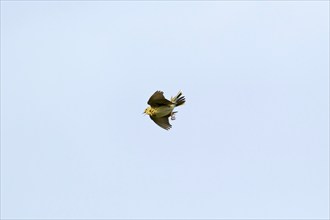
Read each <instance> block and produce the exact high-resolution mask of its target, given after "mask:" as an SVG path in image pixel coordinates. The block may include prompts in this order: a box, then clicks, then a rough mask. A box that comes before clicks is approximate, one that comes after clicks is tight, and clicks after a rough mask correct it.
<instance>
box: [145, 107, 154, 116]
mask: <svg viewBox="0 0 330 220" xmlns="http://www.w3.org/2000/svg"><path fill="white" fill-rule="evenodd" d="M153 112H154V111H153V109H152V108H151V107H150V106H149V107H148V108H146V109H145V110H144V112H143V114H146V115H152V114H153Z"/></svg>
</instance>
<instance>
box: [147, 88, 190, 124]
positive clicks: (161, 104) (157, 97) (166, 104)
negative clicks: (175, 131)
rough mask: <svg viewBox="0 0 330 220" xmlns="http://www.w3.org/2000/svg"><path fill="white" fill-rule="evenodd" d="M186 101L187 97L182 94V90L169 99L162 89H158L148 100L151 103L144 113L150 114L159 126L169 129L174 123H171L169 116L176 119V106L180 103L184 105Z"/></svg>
mask: <svg viewBox="0 0 330 220" xmlns="http://www.w3.org/2000/svg"><path fill="white" fill-rule="evenodd" d="M185 102H186V100H185V97H184V96H182V92H181V91H180V92H179V93H178V94H177V95H176V96H174V97H171V101H169V100H167V99H166V98H165V97H164V95H163V92H162V91H156V92H155V93H154V94H153V95H152V96H151V97H150V98H149V100H148V104H149V105H150V106H149V107H148V108H146V110H144V114H147V115H149V116H150V118H151V120H153V121H154V122H155V123H156V124H157V125H158V126H160V127H161V128H164V129H166V130H169V129H170V128H171V127H172V125H171V124H170V123H169V121H168V118H169V117H171V120H175V113H177V112H174V111H173V110H174V108H175V107H178V106H180V105H183V104H184V103H185Z"/></svg>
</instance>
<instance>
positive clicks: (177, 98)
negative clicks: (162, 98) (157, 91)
mask: <svg viewBox="0 0 330 220" xmlns="http://www.w3.org/2000/svg"><path fill="white" fill-rule="evenodd" d="M181 95H182V92H181V91H180V92H179V93H178V94H177V95H176V96H174V97H172V98H171V101H172V102H173V103H175V106H180V105H183V104H184V103H185V102H186V100H185V97H184V96H181Z"/></svg>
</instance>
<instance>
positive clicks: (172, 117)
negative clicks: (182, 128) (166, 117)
mask: <svg viewBox="0 0 330 220" xmlns="http://www.w3.org/2000/svg"><path fill="white" fill-rule="evenodd" d="M175 113H176V112H171V120H175Z"/></svg>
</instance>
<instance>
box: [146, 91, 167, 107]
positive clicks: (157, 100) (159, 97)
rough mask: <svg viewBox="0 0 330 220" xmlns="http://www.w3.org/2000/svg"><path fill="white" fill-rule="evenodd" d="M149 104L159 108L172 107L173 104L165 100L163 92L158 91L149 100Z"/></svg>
mask: <svg viewBox="0 0 330 220" xmlns="http://www.w3.org/2000/svg"><path fill="white" fill-rule="evenodd" d="M148 104H149V105H150V106H151V107H157V106H161V105H170V104H172V102H170V101H169V100H167V99H165V97H164V95H163V92H162V91H156V92H155V93H154V94H153V95H152V96H151V97H150V99H149V100H148Z"/></svg>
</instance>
